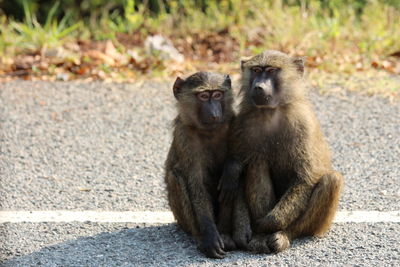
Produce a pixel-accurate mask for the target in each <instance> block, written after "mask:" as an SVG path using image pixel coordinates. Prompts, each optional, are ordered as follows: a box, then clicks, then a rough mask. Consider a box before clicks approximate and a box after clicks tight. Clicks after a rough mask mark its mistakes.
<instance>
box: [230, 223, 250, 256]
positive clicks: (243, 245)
mask: <svg viewBox="0 0 400 267" xmlns="http://www.w3.org/2000/svg"><path fill="white" fill-rule="evenodd" d="M252 235H253V232H252V230H251V227H250V224H246V225H243V226H242V227H240V228H239V229H234V230H233V235H232V238H233V241H235V244H236V246H237V247H238V248H240V249H244V250H247V248H248V245H249V242H250V240H251V237H252Z"/></svg>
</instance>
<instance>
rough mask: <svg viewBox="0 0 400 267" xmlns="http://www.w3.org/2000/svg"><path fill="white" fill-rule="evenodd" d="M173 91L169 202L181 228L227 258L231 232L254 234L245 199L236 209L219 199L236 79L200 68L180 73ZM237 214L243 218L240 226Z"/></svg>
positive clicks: (243, 235) (167, 165) (232, 245)
mask: <svg viewBox="0 0 400 267" xmlns="http://www.w3.org/2000/svg"><path fill="white" fill-rule="evenodd" d="M173 90H174V95H175V97H176V99H177V100H178V101H177V107H178V116H177V117H176V119H175V123H174V132H173V141H172V144H171V148H170V150H169V153H168V158H167V160H166V163H165V170H166V175H165V182H166V185H167V192H168V201H169V205H170V207H171V209H172V212H173V214H174V216H175V218H176V220H177V222H178V224H179V225H180V227H181V228H182V229H183V230H184V231H186V232H187V233H189V234H191V235H193V236H194V237H196V239H197V240H198V242H199V247H200V249H201V251H203V252H204V253H205V254H206V255H207V256H208V257H213V258H222V257H224V255H225V250H224V247H225V249H226V250H228V249H233V248H235V243H234V241H233V240H232V239H231V237H230V235H231V234H234V237H235V239H236V240H237V242H238V243H239V244H238V245H240V241H241V240H244V239H246V238H247V239H249V233H248V231H247V232H246V230H248V229H246V225H249V223H250V222H249V218H248V219H247V221H246V220H245V219H243V218H246V216H245V215H243V214H241V209H242V208H243V207H244V205H243V204H242V205H241V204H240V200H238V201H237V203H238V204H237V205H235V209H234V211H232V208H233V207H232V206H233V204H232V203H231V204H229V205H228V206H229V207H226V209H224V210H220V209H219V205H218V199H217V198H218V190H217V187H218V183H219V180H220V177H221V175H222V170H223V166H224V161H225V157H226V151H227V139H226V137H227V132H228V128H229V125H230V123H231V120H232V118H233V116H234V113H233V110H232V100H233V99H232V90H231V80H230V78H229V76H228V75H221V74H215V73H209V72H198V73H195V74H193V75H191V76H189V77H188V78H187V79H185V80H182V79H180V78H179V77H178V78H177V79H176V81H175V84H174V87H173ZM237 199H239V198H237ZM242 203H244V197H243V201H242ZM243 210H244V209H243ZM244 212H246V210H244ZM217 216H218V217H220V219H219V220H218V229H219V230H220V232H221V234H224V235H222V238H221V236H220V234H219V231H218V230H217V226H216V218H217ZM232 217H235V218H236V217H237V218H238V220H236V222H237V223H236V224H235V225H236V226H235V225H232V223H231V222H232ZM247 217H248V215H247ZM232 227H234V228H235V229H232ZM250 230H251V229H250ZM250 230H249V231H250ZM246 242H247V240H246Z"/></svg>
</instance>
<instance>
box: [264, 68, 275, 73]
mask: <svg viewBox="0 0 400 267" xmlns="http://www.w3.org/2000/svg"><path fill="white" fill-rule="evenodd" d="M265 70H266V71H267V72H268V73H275V72H277V71H278V68H275V67H267V68H266V69H265Z"/></svg>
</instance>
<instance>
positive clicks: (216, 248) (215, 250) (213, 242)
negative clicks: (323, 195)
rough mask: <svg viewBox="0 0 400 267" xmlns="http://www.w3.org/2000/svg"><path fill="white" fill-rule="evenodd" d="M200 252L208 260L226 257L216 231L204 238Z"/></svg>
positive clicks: (221, 241)
mask: <svg viewBox="0 0 400 267" xmlns="http://www.w3.org/2000/svg"><path fill="white" fill-rule="evenodd" d="M200 250H201V251H202V252H203V253H204V254H205V255H206V256H207V257H209V258H215V259H222V258H224V257H225V256H226V252H225V251H224V242H223V240H222V238H221V236H220V235H219V234H218V232H217V231H215V232H213V233H211V234H208V235H207V236H204V238H203V240H202V241H201V244H200Z"/></svg>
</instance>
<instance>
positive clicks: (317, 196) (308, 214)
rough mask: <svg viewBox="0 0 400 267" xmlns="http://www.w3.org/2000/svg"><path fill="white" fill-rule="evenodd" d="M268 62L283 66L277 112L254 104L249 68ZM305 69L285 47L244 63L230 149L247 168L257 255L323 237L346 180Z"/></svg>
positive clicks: (247, 186)
mask: <svg viewBox="0 0 400 267" xmlns="http://www.w3.org/2000/svg"><path fill="white" fill-rule="evenodd" d="M267 65H268V66H273V67H279V68H280V72H279V74H278V75H279V76H278V78H279V84H280V86H281V87H280V88H281V89H280V101H279V105H278V107H277V108H273V109H269V108H260V107H257V106H255V105H254V104H253V102H252V100H251V97H250V96H249V95H248V92H249V86H250V85H251V81H250V71H251V70H250V68H251V67H253V66H267ZM302 74H303V65H302V62H301V60H299V59H294V58H291V57H289V56H288V55H286V54H283V53H281V52H278V51H266V52H264V53H262V54H260V55H257V56H255V57H253V58H251V59H249V60H247V61H244V62H242V88H241V93H242V94H243V100H242V102H241V104H240V111H239V114H238V115H237V118H236V119H235V120H234V123H233V126H232V132H231V134H230V147H231V150H232V151H231V152H232V156H233V157H234V158H235V159H236V160H237V161H240V162H242V163H243V164H244V165H245V168H246V169H247V170H246V172H245V191H246V199H247V203H248V208H249V210H250V216H251V222H252V228H253V231H254V232H255V236H254V238H253V240H252V241H251V242H250V244H249V247H250V249H253V250H254V251H256V252H269V251H272V252H279V251H282V250H284V249H286V248H287V247H289V245H290V241H291V240H292V239H294V238H297V237H300V236H312V235H318V236H319V235H322V234H323V233H325V232H326V231H327V230H328V229H329V227H330V225H331V223H332V220H333V217H334V214H335V212H336V209H337V206H338V201H339V194H340V191H341V188H342V184H343V178H342V176H341V175H340V174H339V173H337V172H335V171H333V169H332V165H331V156H330V150H329V147H328V145H327V143H326V141H325V139H324V136H323V134H322V132H321V129H320V125H319V122H318V120H317V118H316V116H315V113H314V111H313V107H312V104H311V103H310V101H309V100H308V98H307V92H306V87H305V85H304V82H303V77H302ZM265 234H272V235H269V236H268V237H265ZM263 236H264V237H265V238H263Z"/></svg>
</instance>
